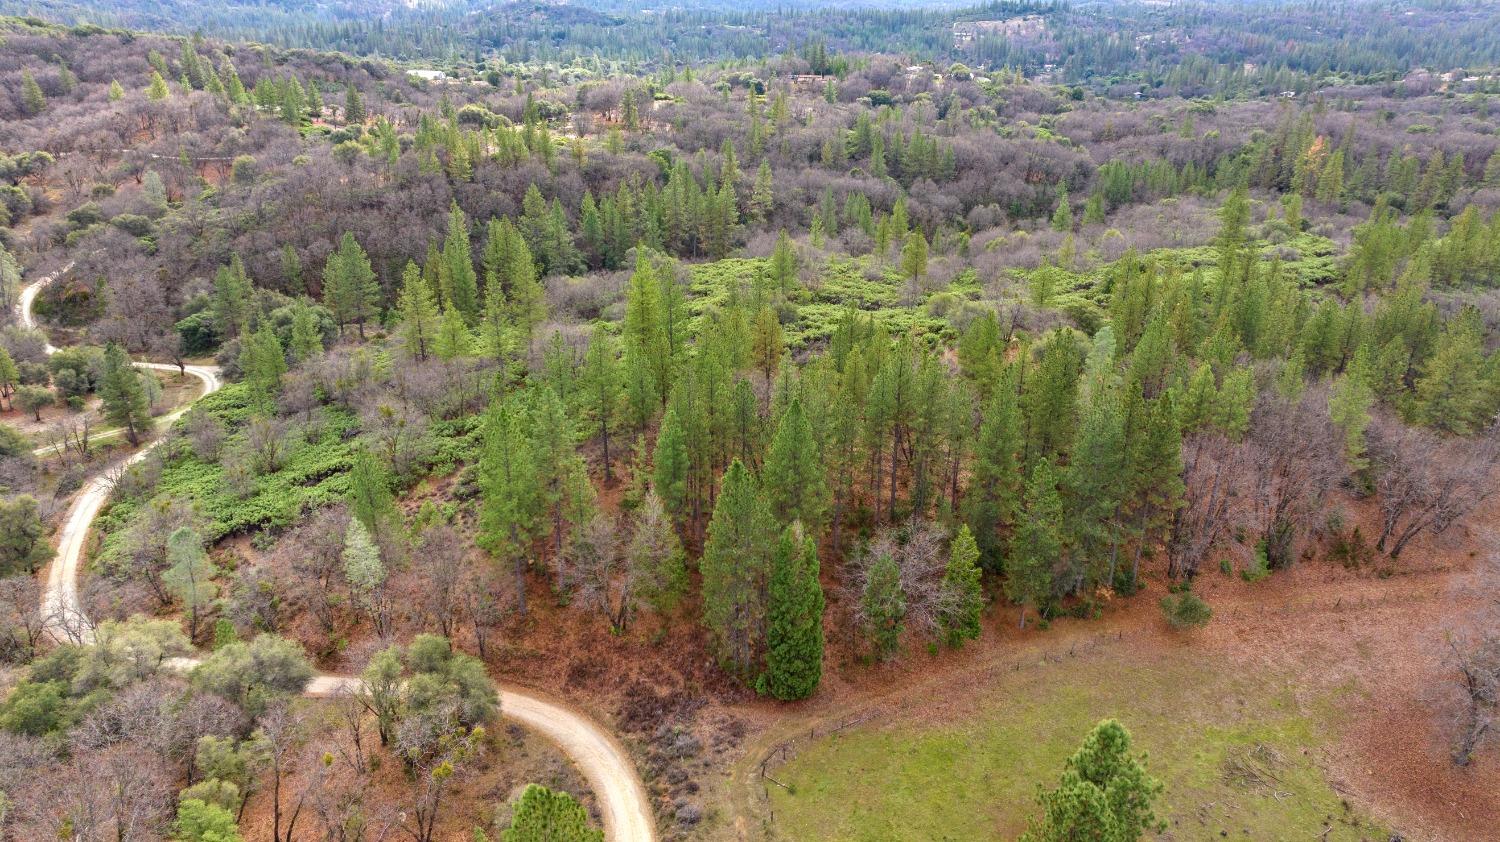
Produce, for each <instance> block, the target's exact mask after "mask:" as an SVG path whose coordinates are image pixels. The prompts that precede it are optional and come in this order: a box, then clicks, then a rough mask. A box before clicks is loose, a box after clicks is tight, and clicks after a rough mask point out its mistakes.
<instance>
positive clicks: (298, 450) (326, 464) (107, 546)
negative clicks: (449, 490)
mask: <svg viewBox="0 0 1500 842" xmlns="http://www.w3.org/2000/svg"><path fill="white" fill-rule="evenodd" d="M198 406H199V407H201V408H202V409H203V410H204V411H205V412H207V413H209V414H210V415H212V416H214V417H215V418H217V419H218V420H219V421H220V422H221V423H223V425H224V427H225V429H226V430H227V433H228V434H227V435H226V436H225V439H224V442H223V445H222V447H221V450H220V452H221V453H227V452H230V451H232V450H233V449H235V448H236V447H239V446H241V445H242V444H243V442H244V441H245V437H246V428H247V425H248V423H249V421H250V417H251V408H250V405H249V403H248V400H247V393H246V388H245V386H244V384H231V385H228V386H225V387H224V388H223V389H221V390H219V391H218V392H215V393H214V394H212V395H208V396H207V397H205V398H203V399H202V400H200V401H199V402H198ZM358 432H359V422H358V419H357V418H356V417H355V416H354V414H353V413H352V412H350V411H349V410H347V409H344V408H342V407H340V406H338V405H328V406H325V407H324V408H323V412H322V414H321V418H320V420H319V421H318V422H317V423H315V424H313V425H311V426H310V427H304V428H301V429H298V430H295V431H293V432H291V433H289V434H288V435H287V436H285V448H286V450H285V456H284V459H283V461H282V464H281V467H280V468H278V469H277V470H275V471H271V472H268V473H264V474H261V475H260V476H257V477H255V479H254V482H253V486H252V489H251V491H250V493H249V494H248V495H245V496H241V495H240V494H237V493H235V491H234V489H233V487H232V484H231V483H230V482H228V481H227V478H226V476H225V469H224V466H223V465H222V464H220V462H219V461H208V460H204V459H200V458H198V456H196V455H195V454H194V452H193V450H192V448H191V447H190V446H188V443H187V442H186V441H184V440H181V439H178V438H173V439H169V440H168V441H167V442H164V443H163V444H162V448H163V450H162V453H163V455H164V457H165V458H164V459H163V461H162V465H161V472H160V475H159V477H158V478H157V479H156V482H155V484H154V487H153V488H152V489H151V490H150V491H149V493H147V494H145V495H140V496H135V497H131V496H116V497H115V498H113V499H112V500H111V502H110V503H109V504H108V505H107V506H106V507H105V509H104V511H103V512H102V513H101V514H100V516H99V518H98V520H97V521H96V529H98V531H99V534H100V535H101V536H102V540H101V543H100V550H99V558H100V559H101V560H102V561H104V562H106V563H107V562H108V561H109V559H111V558H112V557H114V556H115V555H117V554H118V553H119V552H121V550H122V544H123V536H124V534H125V531H126V528H127V527H128V526H129V525H130V524H131V522H132V521H133V520H134V519H135V518H136V517H138V516H139V515H140V514H141V513H142V511H143V510H144V509H145V508H146V507H149V506H153V505H159V504H162V503H165V502H166V501H167V500H169V499H173V498H177V499H182V500H189V501H191V502H192V504H193V506H194V507H195V508H196V509H197V511H198V513H199V514H200V515H201V516H202V518H203V531H204V537H205V538H207V539H209V540H218V539H220V538H223V537H226V536H230V535H235V534H242V533H246V532H251V531H254V530H257V529H266V528H272V529H276V528H284V527H287V526H291V525H293V524H295V523H296V522H297V521H298V520H300V519H301V518H302V517H303V516H304V515H305V514H307V513H308V512H310V511H312V510H314V509H317V508H319V507H322V506H325V505H328V504H331V503H335V502H338V501H340V500H342V499H344V497H345V495H346V494H347V493H348V488H349V483H348V473H349V469H350V467H351V466H352V465H353V460H354V456H355V453H356V452H357V450H358V448H359V447H360V446H361V443H360V440H359V437H358ZM427 435H428V438H429V441H428V445H429V446H428V447H427V448H426V454H427V457H426V459H425V460H424V461H423V463H422V465H421V468H422V470H423V471H424V472H426V473H438V474H442V473H449V472H451V471H453V470H455V469H456V468H457V467H459V466H460V465H462V464H464V463H465V462H468V461H471V460H472V459H473V455H474V453H476V452H477V438H478V435H479V418H478V417H477V416H468V417H464V418H459V419H455V420H449V421H437V422H434V423H433V424H432V425H431V426H430V427H429V428H428V431H427Z"/></svg>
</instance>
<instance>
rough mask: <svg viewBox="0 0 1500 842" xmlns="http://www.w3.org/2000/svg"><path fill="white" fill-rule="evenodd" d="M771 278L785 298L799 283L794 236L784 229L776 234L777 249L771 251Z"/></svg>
mask: <svg viewBox="0 0 1500 842" xmlns="http://www.w3.org/2000/svg"><path fill="white" fill-rule="evenodd" d="M770 270H771V280H772V281H773V282H774V283H775V284H776V290H777V292H779V293H780V294H781V296H782V297H783V298H785V297H787V296H790V295H791V294H792V290H793V289H794V288H795V287H796V285H797V251H796V249H794V248H793V247H792V238H791V237H788V236H787V235H786V232H785V231H782V232H781V233H780V234H778V235H777V236H776V249H775V250H774V251H772V252H771V265H770Z"/></svg>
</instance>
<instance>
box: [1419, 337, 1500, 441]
mask: <svg viewBox="0 0 1500 842" xmlns="http://www.w3.org/2000/svg"><path fill="white" fill-rule="evenodd" d="M1483 337H1484V329H1483V327H1482V324H1481V319H1480V315H1479V311H1478V310H1476V309H1475V308H1473V307H1466V308H1464V310H1463V312H1461V313H1460V314H1459V315H1458V317H1457V318H1455V319H1453V320H1451V321H1450V322H1449V323H1448V325H1447V326H1446V327H1444V329H1443V332H1442V334H1441V335H1440V336H1439V337H1438V341H1437V347H1436V348H1435V349H1434V351H1433V354H1432V356H1431V358H1429V359H1428V360H1427V361H1426V363H1425V364H1424V365H1423V366H1422V375H1421V377H1420V378H1418V380H1417V382H1416V387H1415V394H1414V398H1415V403H1416V411H1417V415H1418V417H1419V418H1420V419H1421V420H1422V421H1423V423H1426V424H1429V425H1431V426H1433V427H1437V428H1438V429H1441V430H1445V431H1447V432H1450V433H1454V434H1456V435H1468V434H1469V433H1472V432H1474V431H1475V430H1477V429H1479V428H1480V427H1481V426H1483V425H1484V424H1485V422H1486V420H1487V419H1488V418H1489V416H1490V415H1492V414H1493V402H1494V398H1493V395H1494V391H1495V387H1494V385H1493V384H1492V383H1491V382H1490V381H1489V380H1488V379H1486V377H1485V362H1486V360H1485V355H1484V339H1483Z"/></svg>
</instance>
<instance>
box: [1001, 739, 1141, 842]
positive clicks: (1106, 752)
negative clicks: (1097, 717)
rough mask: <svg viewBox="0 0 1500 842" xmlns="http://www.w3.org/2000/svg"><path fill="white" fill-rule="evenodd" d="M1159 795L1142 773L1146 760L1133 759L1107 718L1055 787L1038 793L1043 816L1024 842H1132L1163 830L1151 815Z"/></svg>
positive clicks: (1066, 767) (1070, 763)
mask: <svg viewBox="0 0 1500 842" xmlns="http://www.w3.org/2000/svg"><path fill="white" fill-rule="evenodd" d="M1161 790H1162V785H1161V782H1160V781H1158V780H1156V779H1154V778H1152V777H1151V776H1150V775H1148V774H1146V767H1145V757H1144V756H1141V757H1139V758H1137V757H1135V756H1133V755H1132V754H1131V746H1130V732H1129V731H1126V730H1125V728H1124V726H1122V725H1121V724H1120V723H1119V722H1116V721H1115V720H1113V719H1106V720H1104V721H1103V722H1100V723H1099V724H1098V725H1096V726H1094V730H1093V731H1091V732H1089V735H1088V736H1087V737H1085V738H1084V741H1083V746H1082V747H1080V748H1079V749H1078V751H1077V752H1076V753H1074V755H1073V756H1072V757H1070V758H1068V761H1067V763H1066V764H1065V765H1064V767H1063V774H1062V780H1061V781H1060V782H1059V783H1058V786H1057V788H1056V789H1053V790H1050V791H1047V792H1043V793H1042V794H1041V797H1040V799H1039V800H1040V802H1041V805H1042V816H1041V818H1040V819H1039V820H1036V821H1034V822H1033V823H1032V825H1031V827H1030V829H1028V830H1027V831H1026V833H1025V834H1024V835H1023V836H1022V837H1021V839H1022V842H1076V841H1077V840H1083V839H1089V840H1100V842H1136V840H1138V839H1140V838H1141V837H1142V836H1144V835H1145V834H1146V833H1148V832H1152V831H1155V832H1158V833H1159V832H1162V831H1164V830H1165V829H1166V822H1158V821H1157V819H1156V814H1155V813H1154V811H1153V810H1152V802H1154V801H1155V800H1156V799H1157V797H1158V796H1160V795H1161Z"/></svg>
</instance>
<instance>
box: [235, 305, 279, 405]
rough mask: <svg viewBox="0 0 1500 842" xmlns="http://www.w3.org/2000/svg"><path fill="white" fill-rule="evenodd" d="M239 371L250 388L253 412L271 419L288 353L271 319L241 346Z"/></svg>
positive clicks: (264, 322)
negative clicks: (277, 336)
mask: <svg viewBox="0 0 1500 842" xmlns="http://www.w3.org/2000/svg"><path fill="white" fill-rule="evenodd" d="M240 371H241V372H242V373H243V374H244V378H245V384H246V385H247V386H248V387H249V389H248V391H249V393H250V402H251V406H252V408H253V409H254V410H255V412H256V413H258V414H260V415H269V414H270V413H271V411H272V410H273V409H275V407H276V396H277V394H279V393H280V392H281V377H282V375H284V374H286V353H285V352H284V351H283V350H282V349H281V340H279V339H277V338H276V331H275V330H273V329H272V327H271V322H270V320H269V319H267V320H264V321H262V322H261V325H260V328H259V329H257V330H256V331H254V332H253V333H251V334H250V335H249V336H247V337H246V338H245V339H244V340H243V342H242V343H241V345H240Z"/></svg>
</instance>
